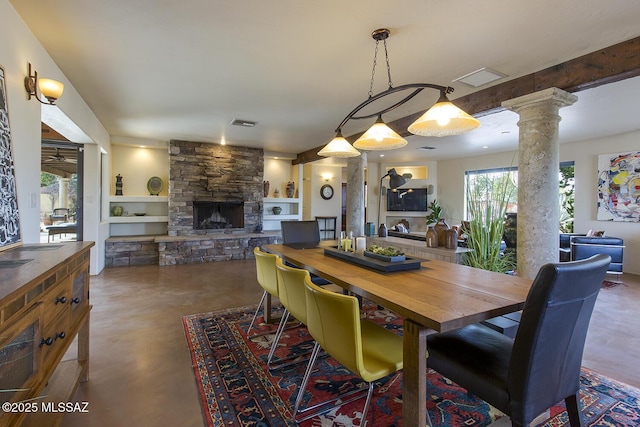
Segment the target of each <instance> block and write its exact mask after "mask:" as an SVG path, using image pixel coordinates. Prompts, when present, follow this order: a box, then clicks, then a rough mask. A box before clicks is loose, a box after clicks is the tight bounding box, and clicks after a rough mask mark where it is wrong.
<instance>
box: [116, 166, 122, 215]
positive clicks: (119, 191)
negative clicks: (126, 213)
mask: <svg viewBox="0 0 640 427" xmlns="http://www.w3.org/2000/svg"><path fill="white" fill-rule="evenodd" d="M116 196H122V176H120V174H118V175H116ZM118 216H119V215H118Z"/></svg>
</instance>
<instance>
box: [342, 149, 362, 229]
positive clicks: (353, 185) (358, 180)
mask: <svg viewBox="0 0 640 427" xmlns="http://www.w3.org/2000/svg"><path fill="white" fill-rule="evenodd" d="M366 166H367V154H366V153H362V154H361V155H360V156H358V157H349V158H348V159H347V229H346V230H345V231H346V232H347V234H349V232H350V231H353V235H354V236H364V208H365V205H366V203H365V194H364V168H365V167H366Z"/></svg>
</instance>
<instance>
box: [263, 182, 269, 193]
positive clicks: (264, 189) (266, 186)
mask: <svg viewBox="0 0 640 427" xmlns="http://www.w3.org/2000/svg"><path fill="white" fill-rule="evenodd" d="M269 185H270V184H269V181H262V187H263V192H264V197H269Z"/></svg>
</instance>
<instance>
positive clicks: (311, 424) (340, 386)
mask: <svg viewBox="0 0 640 427" xmlns="http://www.w3.org/2000/svg"><path fill="white" fill-rule="evenodd" d="M254 310H255V306H253V307H239V308H234V309H229V310H223V311H216V312H210V313H202V314H194V315H190V316H185V317H184V318H183V323H184V328H185V333H186V338H187V342H188V345H189V349H190V351H191V358H192V361H193V368H194V371H195V377H196V383H197V386H198V392H199V396H200V404H201V406H202V411H203V416H204V419H205V424H206V425H207V426H221V427H222V426H227V427H230V426H243V427H244V426H260V427H266V426H295V425H296V423H295V422H294V421H293V419H292V408H293V404H294V402H295V398H296V394H297V393H296V390H297V387H298V386H299V384H300V382H301V379H302V376H303V374H304V370H305V367H306V361H304V360H302V361H301V362H300V363H299V364H297V365H294V366H293V367H291V368H288V369H287V368H285V370H279V371H272V372H269V370H268V369H267V367H266V359H267V355H268V353H269V344H270V342H271V341H272V339H273V334H272V333H268V332H269V331H274V330H275V325H265V324H263V323H260V321H261V320H262V319H261V318H259V319H258V328H257V330H252V331H251V335H253V334H254V333H264V332H267V333H266V334H264V335H261V336H258V337H252V338H251V339H248V338H247V336H246V333H245V331H246V329H247V327H248V325H249V322H250V321H251V317H252V314H253V312H254ZM364 311H365V313H366V316H367V317H368V318H370V319H372V320H374V321H377V322H379V323H380V324H384V325H385V326H387V327H389V328H391V329H394V330H396V331H397V332H398V333H401V326H402V319H399V318H398V317H397V316H396V315H395V314H393V313H392V312H389V311H386V310H378V309H377V307H367V308H366V309H365V310H364ZM312 346H313V341H312V339H311V337H310V336H309V335H308V333H307V331H306V329H305V328H304V327H299V328H293V329H289V330H287V331H285V334H284V335H283V338H282V339H281V343H280V344H279V345H278V349H277V352H276V356H278V357H283V356H287V355H300V354H304V353H305V352H306V351H308V350H310V349H311V348H312ZM300 357H301V358H304V356H300ZM307 357H308V356H307ZM316 366H317V367H318V370H317V372H315V373H314V375H313V376H312V378H311V380H310V383H309V384H310V385H309V386H308V387H307V390H309V389H311V390H312V393H307V394H305V403H306V404H311V405H312V404H314V403H317V402H321V401H324V400H326V399H327V398H328V397H330V396H334V395H337V394H341V393H343V392H345V391H348V390H351V389H353V388H358V387H364V386H366V385H365V384H364V383H363V382H362V381H361V380H359V379H358V377H356V376H354V375H353V374H351V373H350V372H349V371H347V370H346V369H345V368H342V367H341V366H340V365H339V364H338V363H337V362H336V361H335V360H333V359H331V358H330V357H324V358H319V362H317V363H316ZM426 376H427V387H428V389H427V392H428V399H427V402H425V404H426V407H427V410H428V413H429V416H430V418H431V421H432V423H433V426H434V427H438V426H471V427H476V426H478V427H480V426H487V425H489V424H491V422H493V421H495V420H496V419H499V418H501V417H503V416H504V415H503V414H502V413H500V412H499V411H497V410H496V409H495V408H493V407H491V406H489V405H488V404H486V403H485V402H483V401H482V400H480V399H477V398H475V397H472V396H468V395H467V393H466V391H465V390H464V389H462V388H461V387H459V386H457V385H456V384H455V383H452V382H451V381H449V380H448V379H447V378H444V377H442V376H441V375H440V374H438V373H436V372H435V371H433V370H431V369H429V370H428V371H427V372H426ZM581 402H582V408H583V414H584V417H585V421H586V425H587V426H606V427H612V426H621V427H622V426H624V427H631V426H639V425H640V408H639V406H640V390H638V389H635V388H633V387H630V386H628V385H626V384H622V383H619V382H616V381H613V380H611V379H609V378H606V377H604V376H602V375H599V374H597V373H595V372H593V371H590V370H588V369H584V368H583V371H582V387H581ZM363 405H364V399H360V400H357V401H355V402H352V403H349V404H347V405H343V406H341V407H339V408H338V409H335V410H332V411H331V412H329V413H327V414H325V415H322V416H319V417H315V418H312V419H311V420H308V421H305V422H304V423H301V424H300V425H301V426H303V427H329V426H341V427H343V426H344V427H346V426H361V425H362V424H361V422H360V419H359V418H360V415H361V411H362V408H363ZM367 425H368V426H372V427H380V426H384V427H391V426H401V425H403V424H402V374H401V373H399V374H395V375H391V376H389V377H387V378H384V379H382V380H380V381H379V382H377V383H376V385H375V391H374V395H373V398H372V403H371V408H370V410H369V414H368V423H367ZM540 425H541V426H544V427H561V426H568V425H569V423H568V419H567V413H566V411H564V407H563V404H558V405H557V406H555V407H553V408H552V409H551V411H550V418H549V419H548V420H546V421H544V422H543V423H542V424H540Z"/></svg>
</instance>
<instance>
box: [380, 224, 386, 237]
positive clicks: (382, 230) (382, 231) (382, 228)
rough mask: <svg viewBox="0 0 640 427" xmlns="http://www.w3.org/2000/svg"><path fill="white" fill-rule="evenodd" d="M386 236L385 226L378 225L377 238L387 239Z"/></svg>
mask: <svg viewBox="0 0 640 427" xmlns="http://www.w3.org/2000/svg"><path fill="white" fill-rule="evenodd" d="M387 234H388V232H387V225H386V224H380V227H379V228H378V237H387Z"/></svg>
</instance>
